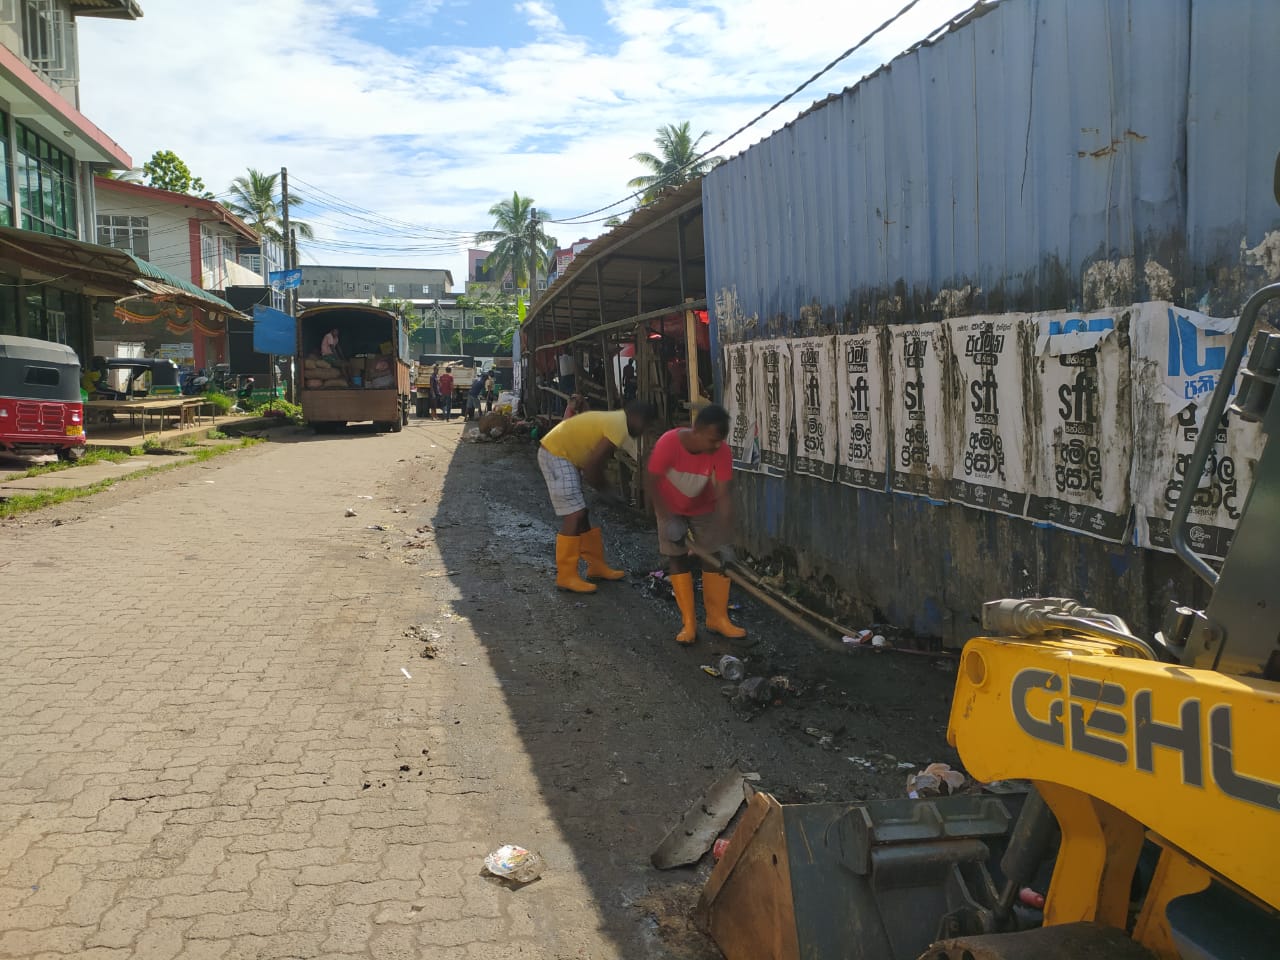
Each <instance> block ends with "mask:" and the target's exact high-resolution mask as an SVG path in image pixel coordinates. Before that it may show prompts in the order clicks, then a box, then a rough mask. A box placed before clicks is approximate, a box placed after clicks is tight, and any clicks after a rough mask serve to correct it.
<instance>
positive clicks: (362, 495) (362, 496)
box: [356, 493, 373, 500]
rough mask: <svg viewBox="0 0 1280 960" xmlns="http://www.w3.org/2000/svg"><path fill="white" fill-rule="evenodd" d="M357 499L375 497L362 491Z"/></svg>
mask: <svg viewBox="0 0 1280 960" xmlns="http://www.w3.org/2000/svg"><path fill="white" fill-rule="evenodd" d="M356 499H357V500H372V499H373V497H371V496H369V494H367V493H362V494H360V496H358V497H356Z"/></svg>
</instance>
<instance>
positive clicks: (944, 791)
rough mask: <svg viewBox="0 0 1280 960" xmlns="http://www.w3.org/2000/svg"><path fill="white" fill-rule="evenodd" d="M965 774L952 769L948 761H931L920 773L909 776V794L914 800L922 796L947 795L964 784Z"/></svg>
mask: <svg viewBox="0 0 1280 960" xmlns="http://www.w3.org/2000/svg"><path fill="white" fill-rule="evenodd" d="M964 781H965V776H964V774H963V773H961V772H960V771H959V770H952V769H951V766H950V765H949V764H946V763H931V764H929V765H928V766H927V767H925V768H924V769H923V770H922V771H920V772H919V773H913V774H912V775H911V776H909V777H907V796H908V797H910V798H911V799H912V800H919V799H920V798H921V797H945V796H949V795H950V794H953V793H955V792H956V791H958V790H959V789H960V788H961V787H963V786H964Z"/></svg>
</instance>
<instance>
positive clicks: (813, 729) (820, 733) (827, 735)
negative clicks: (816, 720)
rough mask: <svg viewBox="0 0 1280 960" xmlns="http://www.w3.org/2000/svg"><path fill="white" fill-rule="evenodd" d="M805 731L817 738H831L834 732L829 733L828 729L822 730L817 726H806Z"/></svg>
mask: <svg viewBox="0 0 1280 960" xmlns="http://www.w3.org/2000/svg"><path fill="white" fill-rule="evenodd" d="M804 732H805V733H807V734H808V735H809V736H811V737H814V738H815V739H817V740H824V739H825V740H831V739H833V738H834V734H831V733H828V732H827V731H826V730H820V729H818V728H817V727H805V728H804Z"/></svg>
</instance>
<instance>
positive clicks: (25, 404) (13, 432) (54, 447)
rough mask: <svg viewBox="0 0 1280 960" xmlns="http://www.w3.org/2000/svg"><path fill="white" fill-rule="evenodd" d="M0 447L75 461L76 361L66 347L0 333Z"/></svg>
mask: <svg viewBox="0 0 1280 960" xmlns="http://www.w3.org/2000/svg"><path fill="white" fill-rule="evenodd" d="M0 450H5V451H9V452H12V453H20V454H41V453H56V454H57V455H58V457H59V458H60V459H62V460H78V459H80V456H81V455H82V454H83V453H84V450H85V436H84V405H83V404H82V403H81V402H80V359H79V358H78V357H77V356H76V352H75V351H74V350H72V349H71V348H70V347H68V346H65V345H63V344H61V343H49V342H47V341H44V340H33V339H31V338H30V337H13V336H7V335H0Z"/></svg>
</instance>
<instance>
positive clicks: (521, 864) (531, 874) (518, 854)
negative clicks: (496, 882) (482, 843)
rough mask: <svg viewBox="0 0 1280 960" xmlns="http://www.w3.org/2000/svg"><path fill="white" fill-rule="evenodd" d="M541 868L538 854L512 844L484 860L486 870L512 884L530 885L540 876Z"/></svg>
mask: <svg viewBox="0 0 1280 960" xmlns="http://www.w3.org/2000/svg"><path fill="white" fill-rule="evenodd" d="M543 866H544V864H543V862H542V857H541V856H540V855H539V854H536V853H534V852H533V851H532V850H526V849H525V848H524V847H517V846H516V845H515V844H513V843H507V844H503V845H502V846H501V847H499V848H498V849H497V850H495V851H493V853H491V854H489V855H488V856H487V857H485V858H484V868H485V869H486V870H488V871H489V872H490V873H491V874H493V875H494V876H495V877H501V878H502V879H504V880H510V881H511V882H512V883H532V882H533V881H534V880H537V879H538V877H540V876H542V868H543Z"/></svg>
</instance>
